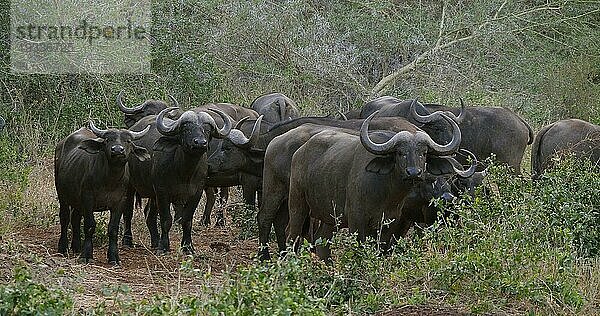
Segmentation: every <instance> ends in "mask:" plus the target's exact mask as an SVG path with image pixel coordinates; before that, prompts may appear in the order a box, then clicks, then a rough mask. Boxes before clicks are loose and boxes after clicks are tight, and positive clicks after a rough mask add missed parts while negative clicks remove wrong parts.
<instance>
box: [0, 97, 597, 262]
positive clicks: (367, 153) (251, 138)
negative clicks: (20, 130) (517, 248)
mask: <svg viewBox="0 0 600 316" xmlns="http://www.w3.org/2000/svg"><path fill="white" fill-rule="evenodd" d="M117 105H118V107H119V109H120V110H121V111H122V112H123V113H124V125H125V126H126V128H127V129H117V128H109V129H101V128H99V127H97V126H96V125H95V124H94V122H93V121H90V122H89V125H88V126H86V127H82V128H80V129H79V130H77V131H75V132H73V133H72V134H70V135H69V136H67V137H66V138H65V139H63V140H61V141H60V142H59V143H58V144H57V145H56V149H55V156H54V171H55V174H54V175H55V185H56V191H57V193H58V200H59V203H60V213H59V218H60V226H61V233H60V239H59V243H58V252H59V253H62V254H66V253H67V252H68V229H69V224H71V231H72V234H71V235H72V238H71V246H70V248H71V250H72V252H73V253H79V254H80V255H79V257H80V259H81V260H82V261H84V262H88V261H90V260H92V259H93V246H92V237H93V234H94V232H95V228H96V221H95V220H94V212H97V211H107V210H108V211H110V221H109V225H108V236H109V247H108V261H109V262H110V263H112V264H118V263H119V255H118V247H117V239H118V230H119V226H120V221H121V218H123V223H124V226H123V227H124V232H123V240H122V243H123V245H125V246H132V245H133V236H132V232H131V221H132V218H133V212H134V209H135V208H136V206H137V207H141V206H142V205H143V204H144V203H142V201H143V200H145V201H146V203H145V206H144V216H145V219H146V225H147V227H148V231H149V235H150V243H151V247H152V248H153V249H154V250H155V251H156V252H158V253H166V252H168V251H170V249H171V247H170V242H169V231H170V229H171V226H172V225H173V223H177V224H180V225H181V227H182V232H183V234H182V240H181V245H180V247H181V250H182V251H183V252H184V253H186V254H193V253H194V246H193V244H192V223H193V217H194V213H195V211H196V209H197V208H198V204H199V202H200V199H201V197H202V195H203V193H204V194H206V204H205V206H204V213H203V216H202V221H201V223H202V224H203V225H210V224H211V222H210V218H211V211H212V208H213V206H214V204H215V201H216V199H217V197H218V198H220V199H222V200H226V199H227V198H228V188H229V187H232V186H238V185H240V186H241V187H242V190H243V196H244V202H245V203H246V204H248V205H257V206H258V209H259V210H258V214H257V222H258V229H259V236H258V237H259V245H258V249H259V250H258V256H259V258H260V259H263V260H265V259H269V258H270V253H269V247H268V241H269V236H270V233H271V229H272V228H274V231H275V236H276V239H277V247H278V250H279V251H285V250H286V247H287V246H288V245H293V246H297V245H298V244H299V241H301V240H302V239H303V238H306V239H308V240H309V241H310V242H313V243H315V244H316V248H315V250H316V252H317V254H318V256H319V257H320V258H322V259H324V260H328V259H330V250H329V247H328V243H327V241H328V240H330V239H331V238H332V237H333V234H334V232H335V231H336V230H337V229H340V228H348V229H349V231H350V232H351V233H356V235H357V236H358V240H359V241H364V240H365V239H366V238H367V237H374V238H377V240H379V242H380V243H381V246H382V249H383V250H387V249H389V247H390V246H391V245H393V243H394V241H395V240H397V238H401V237H403V236H405V235H406V234H407V232H408V231H409V229H410V228H411V227H413V226H414V225H415V224H420V225H430V224H432V223H434V222H435V221H436V218H437V217H438V214H442V213H440V210H439V209H438V208H437V207H436V204H435V203H431V201H432V199H434V198H435V199H441V200H444V201H446V202H448V203H451V202H452V201H453V199H454V198H455V196H457V195H459V194H463V193H466V194H473V193H474V191H475V188H476V187H478V186H479V185H481V184H482V183H483V179H484V177H485V175H486V168H485V165H484V164H483V163H482V161H484V160H486V159H488V158H490V157H491V156H495V159H496V161H497V162H498V163H503V164H506V165H508V166H509V167H510V168H511V170H512V171H513V172H514V173H515V174H520V173H521V161H522V159H523V155H524V152H525V148H526V147H527V145H529V144H533V145H532V150H531V152H532V154H531V168H532V177H533V178H534V179H537V178H540V177H542V174H543V172H544V170H546V169H548V168H550V167H551V164H552V162H553V161H554V159H553V157H554V156H556V155H558V154H560V153H564V152H567V151H570V152H575V153H576V155H578V156H581V157H589V158H591V159H592V160H593V161H594V162H598V161H599V160H600V127H599V126H596V125H593V124H590V123H587V122H585V121H581V120H575V119H571V120H563V121H558V122H555V123H553V124H550V125H548V126H546V127H544V128H542V129H541V131H540V132H539V133H538V134H537V136H535V137H534V133H533V131H532V129H531V127H530V126H529V125H528V124H527V123H526V122H525V121H524V120H523V119H522V118H521V117H520V116H518V115H517V114H515V113H514V112H512V111H511V110H508V109H505V108H501V107H484V106H478V107H471V106H466V105H465V104H464V102H463V100H462V99H461V100H460V107H447V106H443V105H438V104H427V103H421V102H419V101H417V100H399V99H397V98H395V97H391V96H384V97H379V98H376V99H374V100H371V101H369V102H367V103H365V104H364V105H363V107H362V108H361V109H360V110H354V111H350V112H348V113H345V114H342V115H341V116H342V119H336V118H334V117H332V116H326V117H300V115H299V113H300V111H299V109H298V107H297V105H296V103H295V102H294V101H293V100H291V99H290V98H288V97H287V96H285V95H284V94H281V93H271V94H267V95H263V96H260V97H258V98H256V99H255V100H254V101H253V102H252V103H251V105H250V107H242V106H238V105H234V104H230V103H210V104H206V105H203V106H199V107H196V108H191V109H188V110H182V109H181V108H180V106H179V104H178V102H177V100H175V98H173V97H172V96H169V102H168V103H167V102H163V101H159V100H147V101H146V102H144V103H142V104H139V105H134V106H131V107H129V106H126V105H125V104H124V102H123V93H122V92H121V93H119V95H118V96H117ZM3 122H4V120H0V123H1V124H2V125H4V124H3ZM1 129H2V127H1V126H0V130H1ZM442 215H443V214H442ZM82 218H83V221H84V222H83V230H84V242H83V246H82V245H81V232H80V230H81V219H82ZM216 218H217V222H216V224H217V225H223V224H224V216H223V214H222V210H221V211H220V212H218V213H217V214H216ZM317 241H319V242H317Z"/></svg>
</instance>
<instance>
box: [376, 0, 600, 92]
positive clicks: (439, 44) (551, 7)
mask: <svg viewBox="0 0 600 316" xmlns="http://www.w3.org/2000/svg"><path fill="white" fill-rule="evenodd" d="M507 2H508V0H505V1H504V2H502V4H501V5H500V7H498V10H496V12H495V13H494V16H493V17H491V18H490V19H488V20H486V21H484V22H482V23H480V24H474V25H473V32H472V33H471V34H470V35H468V36H463V37H458V38H455V39H453V40H451V41H448V42H446V43H443V39H444V38H447V37H448V36H449V35H451V34H455V33H458V32H459V31H460V30H463V29H464V28H461V29H459V30H454V31H450V32H446V33H445V34H444V31H443V28H444V24H445V20H446V5H447V1H444V5H443V7H442V17H441V21H440V26H439V33H438V37H437V40H436V44H435V45H434V46H433V47H431V48H429V49H428V50H426V51H424V52H423V53H421V54H420V55H418V56H417V57H416V58H415V59H414V60H413V61H411V62H410V63H408V64H406V65H404V66H403V67H402V68H400V69H398V70H396V71H394V72H392V73H390V74H388V75H386V76H384V77H383V78H382V79H381V80H380V81H379V82H378V83H377V84H376V85H375V87H373V89H372V90H371V96H372V97H376V96H379V95H381V93H382V92H383V91H385V89H387V87H388V86H389V85H390V84H392V83H393V82H394V81H396V80H397V79H398V77H400V76H401V75H403V74H405V73H407V72H409V71H411V70H414V69H415V68H416V66H417V65H418V64H419V63H421V62H423V61H424V60H426V59H427V58H429V57H430V56H432V55H435V54H436V53H438V52H439V51H441V50H443V49H446V48H448V47H450V46H453V45H456V44H459V43H462V42H465V41H469V40H472V39H474V38H476V37H478V36H481V35H482V34H483V33H482V32H481V31H482V30H483V29H484V28H485V27H487V26H489V25H491V24H494V23H497V22H499V21H501V20H507V19H517V20H526V19H525V17H524V16H526V15H529V14H533V13H537V12H541V11H556V10H561V9H562V8H563V6H564V4H552V3H547V4H545V5H542V6H536V7H533V8H529V9H526V10H523V11H521V12H517V13H506V14H505V15H503V16H500V12H501V11H502V10H503V9H504V7H505V5H506V4H507ZM598 11H600V9H595V10H592V11H590V12H586V13H583V14H580V15H578V16H575V17H569V18H566V19H561V20H560V21H563V22H564V21H568V20H572V19H577V18H580V17H583V16H586V15H589V14H592V13H595V12H598ZM529 23H533V22H529ZM529 28H531V26H528V27H525V28H520V29H516V30H509V31H507V32H514V31H520V30H524V29H529Z"/></svg>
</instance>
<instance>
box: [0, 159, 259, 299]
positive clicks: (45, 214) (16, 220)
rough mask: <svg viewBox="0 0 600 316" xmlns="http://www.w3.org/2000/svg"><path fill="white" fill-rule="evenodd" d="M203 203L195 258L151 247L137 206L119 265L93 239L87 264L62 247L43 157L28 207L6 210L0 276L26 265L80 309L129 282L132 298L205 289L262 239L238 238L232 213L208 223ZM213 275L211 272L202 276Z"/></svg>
mask: <svg viewBox="0 0 600 316" xmlns="http://www.w3.org/2000/svg"><path fill="white" fill-rule="evenodd" d="M230 197H231V198H230V202H229V203H230V204H232V203H238V202H239V200H240V199H241V198H240V196H239V192H237V190H233V194H231V195H230ZM203 207H204V202H201V204H200V206H199V210H198V211H197V212H196V216H195V218H194V232H193V235H192V238H193V242H194V246H195V248H196V253H197V254H196V256H195V257H190V256H184V255H183V254H182V253H181V252H179V251H172V252H171V253H169V254H167V255H156V254H155V253H154V252H153V251H152V250H151V249H149V247H150V241H149V236H148V233H147V228H146V226H145V221H144V218H143V212H142V211H141V210H136V212H135V213H134V219H133V228H132V229H133V234H134V244H135V245H136V246H135V247H134V248H125V247H120V248H119V255H120V258H121V265H120V266H118V267H113V266H111V265H109V264H108V263H107V259H106V251H107V243H106V242H103V243H102V244H100V245H98V244H95V245H94V259H95V261H94V263H92V264H81V263H79V262H78V260H77V256H76V255H73V254H69V255H68V256H67V257H64V256H62V255H60V254H57V252H56V247H57V244H58V237H59V232H60V225H59V224H58V202H57V200H56V192H55V190H54V179H53V170H52V162H51V161H48V160H46V161H41V162H39V163H36V164H35V165H34V166H33V169H32V171H31V173H30V177H29V186H28V187H27V188H26V190H25V192H24V196H23V207H21V208H20V209H23V210H27V213H25V212H24V211H22V212H20V213H17V214H4V215H5V216H4V225H6V226H5V227H7V228H6V232H5V233H4V234H3V235H2V236H1V238H0V275H2V279H3V280H2V281H3V282H8V281H10V280H11V279H12V271H13V269H14V267H15V266H16V265H18V264H25V265H27V266H28V267H29V268H30V270H31V272H32V276H33V278H34V279H35V280H39V281H41V282H43V283H45V284H48V285H51V286H56V287H60V288H64V289H66V290H68V291H69V292H71V293H72V294H73V298H74V301H75V308H76V310H77V309H79V308H84V309H85V308H88V307H93V306H96V305H97V304H98V303H100V302H105V304H106V305H107V306H110V304H111V302H110V301H106V300H107V297H106V296H105V295H106V294H107V293H108V294H111V293H113V294H114V292H115V291H114V290H113V289H114V288H117V287H119V286H122V285H126V286H127V287H128V288H130V289H131V292H130V293H129V294H127V299H131V300H134V301H137V300H141V299H144V298H145V299H148V298H150V297H152V296H153V295H156V294H165V295H168V296H169V297H172V298H174V299H176V298H177V297H179V296H180V295H194V296H202V295H203V294H202V293H203V288H204V286H218V285H219V284H220V283H221V276H222V275H223V273H224V272H230V271H232V270H234V269H235V268H236V267H237V266H239V265H246V264H248V263H249V262H251V261H252V256H254V254H255V252H256V245H257V244H258V241H257V240H256V239H249V240H239V239H238V233H239V228H238V227H236V225H232V224H231V223H232V220H231V216H228V215H226V218H227V224H228V225H227V226H226V227H224V228H216V227H208V228H207V227H202V226H201V225H200V218H201V212H202V209H203ZM213 214H214V212H213ZM107 215H108V214H107V212H105V213H102V214H100V213H96V220H97V221H98V222H99V224H98V226H97V227H107V222H108V216H107ZM102 222H104V223H102ZM213 222H214V221H213ZM98 229H99V228H97V233H98ZM104 233H105V232H104ZM180 240H181V229H180V227H179V226H177V225H174V226H173V229H172V233H171V242H172V244H173V247H174V248H176V245H179V242H180ZM213 242H218V243H216V244H214V243H213ZM211 244H212V246H211ZM182 263H183V264H182ZM208 275H210V277H202V276H208ZM199 276H201V277H199ZM201 280H203V282H205V283H202V282H201ZM117 292H118V290H117ZM111 295H112V294H111Z"/></svg>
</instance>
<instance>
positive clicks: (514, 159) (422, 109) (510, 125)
mask: <svg viewBox="0 0 600 316" xmlns="http://www.w3.org/2000/svg"><path fill="white" fill-rule="evenodd" d="M411 103H412V100H405V101H401V100H399V99H397V98H394V97H390V96H384V97H380V98H377V99H374V100H372V101H369V102H367V103H366V104H365V105H364V106H363V108H362V110H361V114H360V116H361V117H362V118H365V117H367V116H369V115H371V114H372V113H373V112H375V111H379V114H378V115H379V116H400V117H405V118H408V119H409V120H410V121H411V122H413V123H415V124H417V126H421V125H420V124H421V122H420V121H419V117H418V115H426V114H429V113H432V112H436V111H445V112H446V113H447V114H449V113H452V115H453V116H454V117H455V118H456V119H457V121H458V122H459V126H460V130H461V132H462V137H463V138H462V143H461V148H463V149H466V150H468V151H470V152H472V153H473V154H475V156H476V157H477V159H479V160H482V159H487V158H488V157H490V156H491V155H492V154H494V155H495V156H496V159H497V161H498V162H501V163H506V164H507V165H509V166H510V167H512V169H513V170H514V172H516V173H520V171H521V161H522V159H523V154H524V152H525V147H527V145H529V144H531V143H532V142H533V130H532V129H531V127H530V126H529V124H527V123H526V122H525V121H524V120H523V119H522V118H521V117H520V116H519V115H517V114H515V113H514V112H513V111H511V110H509V109H506V108H501V107H464V104H463V102H462V100H461V105H462V106H461V108H455V107H447V106H442V105H437V104H420V103H417V104H416V105H417V106H416V107H415V110H416V111H414V112H413V111H411V106H410V105H411ZM415 114H417V115H415ZM448 128H449V126H448V125H447V124H439V125H434V126H431V127H429V129H426V132H427V133H429V134H430V135H431V136H432V137H433V138H434V139H435V140H436V141H439V142H445V141H448V139H444V136H443V135H448V132H447V129H448ZM463 162H464V161H463Z"/></svg>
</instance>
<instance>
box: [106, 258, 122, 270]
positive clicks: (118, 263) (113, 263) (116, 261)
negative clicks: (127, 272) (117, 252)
mask: <svg viewBox="0 0 600 316" xmlns="http://www.w3.org/2000/svg"><path fill="white" fill-rule="evenodd" d="M108 264H110V265H111V266H112V267H113V268H118V267H120V266H121V261H118V260H112V261H109V262H108Z"/></svg>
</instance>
